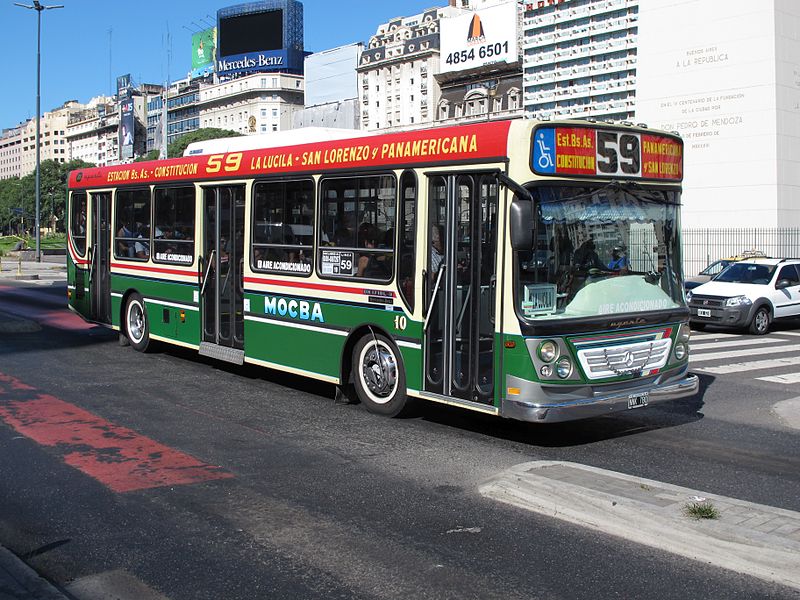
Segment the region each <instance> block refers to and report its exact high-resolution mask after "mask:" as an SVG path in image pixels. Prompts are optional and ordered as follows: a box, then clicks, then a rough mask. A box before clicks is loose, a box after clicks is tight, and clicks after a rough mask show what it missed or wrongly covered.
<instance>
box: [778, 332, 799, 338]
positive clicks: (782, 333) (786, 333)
mask: <svg viewBox="0 0 800 600" xmlns="http://www.w3.org/2000/svg"><path fill="white" fill-rule="evenodd" d="M773 333H774V334H775V335H794V336H797V337H800V331H774V332H773Z"/></svg>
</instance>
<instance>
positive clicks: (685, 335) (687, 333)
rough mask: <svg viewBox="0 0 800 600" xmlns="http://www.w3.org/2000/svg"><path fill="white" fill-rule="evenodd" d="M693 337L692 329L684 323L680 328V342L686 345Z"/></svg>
mask: <svg viewBox="0 0 800 600" xmlns="http://www.w3.org/2000/svg"><path fill="white" fill-rule="evenodd" d="M691 335H692V328H691V327H689V324H688V323H682V324H681V326H680V327H679V328H678V341H679V342H684V343H686V342H688V341H689V338H690V337H691Z"/></svg>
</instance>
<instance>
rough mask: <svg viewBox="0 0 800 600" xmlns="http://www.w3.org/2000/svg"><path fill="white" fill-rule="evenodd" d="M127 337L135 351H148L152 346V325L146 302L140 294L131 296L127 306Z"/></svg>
mask: <svg viewBox="0 0 800 600" xmlns="http://www.w3.org/2000/svg"><path fill="white" fill-rule="evenodd" d="M125 335H126V337H127V338H128V341H129V342H130V343H131V346H132V347H133V348H134V349H135V350H138V351H139V352H146V351H147V347H148V346H149V345H150V325H149V324H148V321H147V310H146V309H145V306H144V300H143V299H142V297H141V296H140V295H139V294H131V295H130V296H129V297H128V303H127V304H126V305H125Z"/></svg>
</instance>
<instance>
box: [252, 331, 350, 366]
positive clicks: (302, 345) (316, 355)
mask: <svg viewBox="0 0 800 600" xmlns="http://www.w3.org/2000/svg"><path fill="white" fill-rule="evenodd" d="M345 341H346V338H344V337H342V336H340V335H335V334H329V333H324V332H322V331H310V330H306V329H297V328H289V327H285V326H283V325H281V324H279V323H274V322H270V323H267V322H264V321H256V320H250V319H248V320H245V322H244V345H245V349H246V352H247V357H248V358H254V359H256V360H262V361H266V362H271V363H277V364H279V365H285V366H287V367H292V368H295V369H302V370H303V371H309V372H311V373H319V374H321V375H327V376H328V377H336V378H338V377H339V357H340V356H341V354H342V348H343V347H344V344H345Z"/></svg>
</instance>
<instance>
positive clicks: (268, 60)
mask: <svg viewBox="0 0 800 600" xmlns="http://www.w3.org/2000/svg"><path fill="white" fill-rule="evenodd" d="M217 42H218V48H217V73H218V74H219V75H221V76H225V75H232V74H236V73H248V72H263V71H281V72H284V73H296V74H302V73H303V57H304V52H303V5H302V4H300V2H298V1H297V0H263V1H262V2H248V3H247V4H237V5H236V6H229V7H227V8H222V9H220V10H219V11H217Z"/></svg>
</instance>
